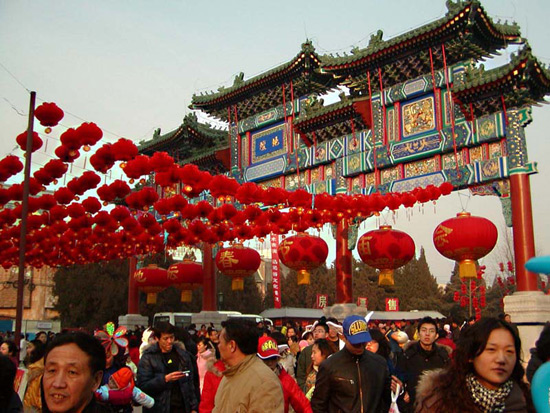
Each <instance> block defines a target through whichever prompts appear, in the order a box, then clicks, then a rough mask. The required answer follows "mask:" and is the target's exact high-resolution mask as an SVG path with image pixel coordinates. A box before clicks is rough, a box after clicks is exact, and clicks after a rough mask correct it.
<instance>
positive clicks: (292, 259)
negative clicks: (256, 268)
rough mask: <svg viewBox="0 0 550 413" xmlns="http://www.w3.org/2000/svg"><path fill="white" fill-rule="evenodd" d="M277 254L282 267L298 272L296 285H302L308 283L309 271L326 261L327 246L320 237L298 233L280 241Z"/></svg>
mask: <svg viewBox="0 0 550 413" xmlns="http://www.w3.org/2000/svg"><path fill="white" fill-rule="evenodd" d="M277 252H278V254H279V259H280V260H281V262H282V263H283V264H284V265H286V266H287V267H288V268H291V269H293V270H296V271H298V285H304V284H309V282H310V271H311V270H314V269H315V268H317V267H319V266H320V265H322V264H323V263H324V262H325V261H326V259H327V256H328V246H327V243H326V242H325V241H324V240H323V239H322V238H320V237H316V236H314V235H310V234H307V233H299V234H297V235H294V236H292V237H288V238H286V239H284V240H283V241H281V243H280V244H279V249H278V251H277Z"/></svg>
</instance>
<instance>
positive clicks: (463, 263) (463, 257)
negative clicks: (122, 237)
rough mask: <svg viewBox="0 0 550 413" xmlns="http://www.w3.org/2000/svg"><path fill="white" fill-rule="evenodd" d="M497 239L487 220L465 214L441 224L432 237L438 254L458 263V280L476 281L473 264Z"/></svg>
mask: <svg viewBox="0 0 550 413" xmlns="http://www.w3.org/2000/svg"><path fill="white" fill-rule="evenodd" d="M497 238H498V232H497V228H496V227H495V225H494V224H493V223H492V222H491V221H489V220H488V219H485V218H482V217H475V216H471V215H470V213H468V212H460V213H459V214H457V216H456V218H451V219H448V220H446V221H443V222H442V223H441V224H439V225H438V226H437V228H436V229H435V231H434V234H433V240H434V244H435V248H436V249H437V250H438V251H439V253H440V254H441V255H443V256H444V257H447V258H449V259H451V260H455V261H458V267H459V273H458V274H459V276H460V278H476V276H477V269H476V261H477V260H479V259H480V258H482V257H484V256H485V255H487V254H489V253H490V252H491V250H492V249H493V248H494V247H495V244H496V242H497Z"/></svg>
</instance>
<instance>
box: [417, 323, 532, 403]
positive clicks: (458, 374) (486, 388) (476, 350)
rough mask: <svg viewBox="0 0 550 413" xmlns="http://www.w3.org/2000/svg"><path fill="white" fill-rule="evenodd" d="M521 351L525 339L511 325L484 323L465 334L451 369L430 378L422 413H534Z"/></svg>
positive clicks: (424, 381) (425, 381) (420, 396)
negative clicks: (525, 378) (525, 380)
mask: <svg viewBox="0 0 550 413" xmlns="http://www.w3.org/2000/svg"><path fill="white" fill-rule="evenodd" d="M520 351H521V342H520V339H519V336H518V335H517V334H516V332H515V331H514V329H513V327H512V326H511V325H510V324H508V323H507V322H505V321H501V320H498V319H496V318H484V319H481V320H479V321H478V322H477V323H475V324H473V325H472V326H471V327H468V328H467V329H466V330H463V331H462V332H461V333H460V339H459V341H458V343H457V349H456V352H455V353H454V354H455V356H454V360H453V363H452V365H451V366H449V367H448V368H446V369H443V370H434V371H428V372H426V373H424V375H423V376H422V378H421V379H420V382H419V384H418V387H417V399H416V412H421V413H431V412H438V413H439V412H445V413H446V412H448V413H455V412H474V413H503V412H506V413H510V412H518V413H519V412H529V413H530V412H534V411H535V410H534V408H533V404H532V401H531V395H530V393H529V391H528V388H527V384H526V383H525V382H524V381H523V375H524V370H523V367H522V365H521V361H520V359H519V354H520Z"/></svg>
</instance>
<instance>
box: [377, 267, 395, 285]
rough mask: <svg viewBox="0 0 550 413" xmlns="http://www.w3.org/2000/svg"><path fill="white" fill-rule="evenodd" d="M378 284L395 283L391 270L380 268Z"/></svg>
mask: <svg viewBox="0 0 550 413" xmlns="http://www.w3.org/2000/svg"><path fill="white" fill-rule="evenodd" d="M378 285H395V281H394V279H393V270H389V269H382V270H380V274H379V275H378Z"/></svg>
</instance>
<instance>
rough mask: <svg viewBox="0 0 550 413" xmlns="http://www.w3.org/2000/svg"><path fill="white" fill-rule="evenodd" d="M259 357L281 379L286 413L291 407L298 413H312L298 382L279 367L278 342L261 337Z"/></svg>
mask: <svg viewBox="0 0 550 413" xmlns="http://www.w3.org/2000/svg"><path fill="white" fill-rule="evenodd" d="M258 357H259V358H261V359H262V360H263V361H264V363H265V364H266V366H267V367H269V368H270V369H271V370H273V372H274V373H275V374H276V375H277V377H279V380H280V382H281V385H282V386H283V396H284V399H285V413H288V410H289V406H292V408H293V409H294V411H295V412H296V413H311V412H312V410H311V406H310V405H309V400H308V399H306V396H305V395H304V393H303V392H302V390H301V389H300V387H299V386H298V384H297V383H296V381H295V380H294V379H293V378H292V377H291V376H290V374H288V373H287V372H286V370H285V369H284V368H283V367H282V366H281V365H279V357H280V354H279V348H278V346H277V342H276V341H275V340H274V339H272V338H271V337H261V338H260V340H259V341H258Z"/></svg>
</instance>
